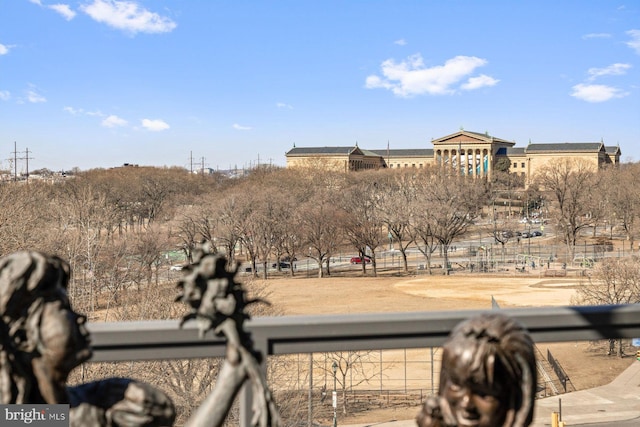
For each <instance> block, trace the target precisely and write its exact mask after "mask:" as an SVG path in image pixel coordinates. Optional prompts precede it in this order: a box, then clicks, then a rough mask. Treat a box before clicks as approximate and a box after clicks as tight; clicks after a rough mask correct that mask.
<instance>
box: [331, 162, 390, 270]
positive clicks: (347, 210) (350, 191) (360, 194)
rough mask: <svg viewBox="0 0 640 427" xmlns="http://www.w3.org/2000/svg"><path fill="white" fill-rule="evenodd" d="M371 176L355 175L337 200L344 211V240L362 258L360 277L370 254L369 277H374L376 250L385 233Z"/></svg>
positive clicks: (375, 184)
mask: <svg viewBox="0 0 640 427" xmlns="http://www.w3.org/2000/svg"><path fill="white" fill-rule="evenodd" d="M374 178H375V177H373V176H372V175H371V174H368V173H364V172H363V173H358V174H356V175H354V176H353V177H352V179H353V181H352V182H351V185H350V186H349V187H348V188H347V189H345V191H344V192H343V194H342V198H341V203H340V204H341V208H342V210H343V212H344V215H343V217H342V226H343V229H344V232H345V236H346V237H347V240H349V242H350V243H351V244H352V245H353V246H354V247H355V248H356V249H357V250H358V253H359V254H360V257H361V258H362V263H361V265H362V274H366V271H367V263H366V261H365V257H366V256H369V253H368V252H369V251H370V253H371V263H372V266H373V275H374V276H377V262H376V249H377V248H378V246H380V245H381V244H382V243H383V242H384V238H385V235H386V233H384V232H383V229H382V220H381V216H380V213H381V212H380V210H379V208H378V200H379V198H380V189H379V188H378V183H377V181H376V180H373V179H374Z"/></svg>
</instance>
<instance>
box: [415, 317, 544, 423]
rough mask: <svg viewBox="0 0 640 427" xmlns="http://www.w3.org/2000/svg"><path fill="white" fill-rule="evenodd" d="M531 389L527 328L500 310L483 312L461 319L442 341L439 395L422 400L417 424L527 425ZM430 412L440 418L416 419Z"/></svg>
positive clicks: (533, 367) (531, 356)
mask: <svg viewBox="0 0 640 427" xmlns="http://www.w3.org/2000/svg"><path fill="white" fill-rule="evenodd" d="M535 388H536V364H535V354H534V344H533V341H532V340H531V338H530V336H529V335H528V333H527V332H526V330H525V329H524V328H523V327H522V326H520V324H519V323H517V322H516V321H514V320H513V319H511V318H509V317H507V316H504V315H502V314H497V313H490V314H483V315H480V316H477V317H474V318H472V319H469V320H467V321H465V322H462V323H460V324H459V325H458V326H457V327H456V328H455V329H454V330H453V331H452V333H451V335H450V336H449V338H448V340H447V342H446V343H445V344H444V346H443V353H442V368H441V372H440V388H439V396H438V399H437V401H431V402H429V404H428V405H425V408H423V412H422V413H421V415H419V417H418V424H419V425H421V426H427V425H434V426H435V425H438V426H440V425H446V426H474V427H523V426H528V425H529V424H530V423H531V421H532V419H533V402H534V398H535ZM425 411H426V413H425ZM435 413H437V414H436V416H435V417H436V418H438V417H439V418H440V419H441V420H440V421H439V423H432V424H430V423H429V422H421V418H423V417H424V416H425V415H427V416H426V418H425V419H427V418H433V417H434V414H435Z"/></svg>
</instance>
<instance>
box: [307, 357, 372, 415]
mask: <svg viewBox="0 0 640 427" xmlns="http://www.w3.org/2000/svg"><path fill="white" fill-rule="evenodd" d="M377 356H378V354H377V353H376V352H375V351H373V350H371V351H336V352H332V353H326V354H325V355H324V357H323V358H322V359H320V360H314V367H315V369H318V370H320V371H323V372H325V373H326V376H329V375H330V376H331V378H332V379H333V375H335V381H336V387H337V389H336V392H338V391H339V392H340V394H341V395H342V413H343V414H344V415H347V414H348V413H349V391H350V390H353V389H354V388H355V387H357V386H359V385H362V384H369V383H370V382H372V381H374V380H375V379H376V378H379V375H380V366H379V362H378V359H376V358H377ZM334 368H335V374H334V372H333V369H334Z"/></svg>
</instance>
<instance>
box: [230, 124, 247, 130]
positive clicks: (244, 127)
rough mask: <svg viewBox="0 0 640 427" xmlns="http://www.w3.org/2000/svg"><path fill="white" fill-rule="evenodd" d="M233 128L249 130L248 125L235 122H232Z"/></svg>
mask: <svg viewBox="0 0 640 427" xmlns="http://www.w3.org/2000/svg"><path fill="white" fill-rule="evenodd" d="M233 128H234V129H235V130H251V128H250V127H249V126H241V125H239V124H237V123H234V125H233Z"/></svg>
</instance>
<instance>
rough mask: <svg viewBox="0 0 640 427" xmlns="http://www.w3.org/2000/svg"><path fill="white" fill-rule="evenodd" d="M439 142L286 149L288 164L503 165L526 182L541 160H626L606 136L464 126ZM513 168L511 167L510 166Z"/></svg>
mask: <svg viewBox="0 0 640 427" xmlns="http://www.w3.org/2000/svg"><path fill="white" fill-rule="evenodd" d="M431 143H432V144H433V148H424V149H389V148H387V149H383V150H365V149H363V148H360V147H358V145H357V144H356V145H355V146H350V147H295V146H294V147H293V148H292V149H291V150H289V151H288V152H287V153H286V158H287V167H301V166H311V165H317V166H322V167H325V168H327V169H330V170H336V171H344V172H348V171H358V170H366V169H380V168H391V169H397V168H423V167H427V166H431V165H433V166H435V165H438V166H440V167H449V168H452V169H455V170H458V169H459V170H460V173H461V174H462V175H467V176H472V177H487V178H491V174H492V171H493V170H495V169H496V166H497V165H500V166H499V168H500V169H501V170H508V171H509V172H510V173H515V174H518V175H522V176H524V178H525V182H526V181H528V178H530V177H532V176H533V175H534V174H535V171H536V169H537V168H539V167H540V166H542V165H544V164H545V163H547V162H549V161H550V160H553V159H559V158H574V159H576V158H579V159H582V160H585V161H586V162H588V163H590V164H592V165H593V167H594V170H596V169H597V168H600V167H602V166H604V165H617V164H619V162H620V154H621V152H620V147H618V146H606V145H605V144H604V143H603V142H602V141H601V142H562V143H545V144H533V143H531V142H530V143H529V145H527V146H526V147H516V146H515V145H516V143H515V142H513V141H508V140H506V139H502V138H496V137H494V136H491V135H489V134H488V133H478V132H470V131H466V130H460V131H458V132H455V133H452V134H451V135H447V136H443V137H441V138H438V139H433V140H431ZM507 168H508V169H507Z"/></svg>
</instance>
